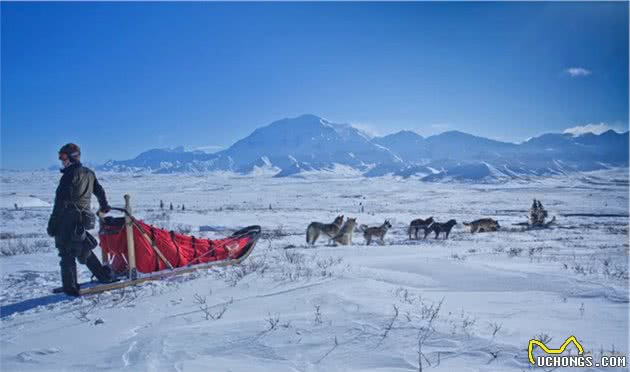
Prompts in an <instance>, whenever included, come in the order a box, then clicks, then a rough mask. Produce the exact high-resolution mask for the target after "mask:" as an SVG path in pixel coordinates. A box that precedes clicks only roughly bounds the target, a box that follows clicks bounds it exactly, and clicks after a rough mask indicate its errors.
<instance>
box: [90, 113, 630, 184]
mask: <svg viewBox="0 0 630 372" xmlns="http://www.w3.org/2000/svg"><path fill="white" fill-rule="evenodd" d="M339 166H341V167H339ZM616 166H622V167H627V166H628V132H624V133H617V132H615V131H612V130H610V131H607V132H604V133H601V134H599V135H597V134H593V133H586V134H581V135H578V136H574V135H572V134H567V133H545V134H542V135H540V136H537V137H533V138H530V139H528V140H527V141H525V142H523V143H520V144H516V143H510V142H503V141H498V140H494V139H489V138H485V137H480V136H475V135H472V134H469V133H465V132H461V131H447V132H443V133H440V134H436V135H432V136H428V137H423V136H421V135H420V134H418V133H416V132H412V131H408V130H402V131H398V132H396V133H392V134H388V135H385V136H379V137H371V136H369V135H368V134H366V133H364V132H363V131H361V130H359V129H357V128H355V127H353V126H351V125H349V124H344V123H333V122H331V121H328V120H326V119H323V118H321V117H319V116H316V115H312V114H305V115H301V116H298V117H295V118H284V119H281V120H276V121H274V122H272V123H270V124H268V125H266V126H262V127H259V128H257V129H255V130H254V131H253V132H252V133H251V134H250V135H248V136H246V137H244V138H242V139H240V140H238V141H236V142H235V143H234V144H233V145H232V146H230V147H228V148H227V149H224V150H221V151H217V152H214V153H206V152H202V151H198V150H196V151H185V150H184V149H183V148H182V147H177V148H174V149H151V150H147V151H144V152H142V153H140V154H139V155H138V156H136V157H135V158H133V159H128V160H119V161H116V160H110V161H108V162H106V163H105V164H103V165H101V166H99V167H98V169H101V170H111V171H150V172H154V173H176V172H209V171H221V172H234V173H238V174H254V175H273V176H276V177H288V176H299V175H300V174H303V173H305V172H310V173H312V172H314V171H326V172H331V170H334V169H344V170H347V169H353V170H356V172H358V173H359V174H363V175H364V176H367V177H375V176H384V175H393V176H401V177H413V176H415V177H418V178H421V179H423V180H425V181H448V180H456V181H476V182H494V181H500V180H504V179H513V178H520V177H526V176H544V175H553V174H565V173H567V172H572V171H585V170H596V169H603V168H607V167H616Z"/></svg>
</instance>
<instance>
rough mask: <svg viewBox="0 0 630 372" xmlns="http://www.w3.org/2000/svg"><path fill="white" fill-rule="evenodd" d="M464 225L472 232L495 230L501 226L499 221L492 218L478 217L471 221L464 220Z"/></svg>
mask: <svg viewBox="0 0 630 372" xmlns="http://www.w3.org/2000/svg"><path fill="white" fill-rule="evenodd" d="M464 226H468V227H469V228H470V232H471V233H473V234H474V233H476V232H487V231H497V230H498V229H500V228H501V225H499V221H497V220H493V219H492V218H480V219H478V220H475V221H472V222H464Z"/></svg>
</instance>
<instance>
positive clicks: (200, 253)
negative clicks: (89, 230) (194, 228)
mask: <svg viewBox="0 0 630 372" xmlns="http://www.w3.org/2000/svg"><path fill="white" fill-rule="evenodd" d="M131 221H132V224H131V226H132V228H133V239H134V248H135V256H136V269H137V270H138V272H141V273H152V272H156V271H162V270H165V269H169V265H168V263H170V264H171V266H172V267H173V268H177V267H185V266H193V265H197V264H202V263H207V262H213V261H225V260H235V259H238V258H241V256H243V255H244V254H245V253H247V252H248V250H249V248H250V246H251V245H252V244H254V243H255V242H256V241H257V240H258V237H259V235H260V227H259V226H249V227H246V228H244V229H242V230H239V231H236V232H235V233H234V234H232V235H231V236H229V237H226V238H223V239H214V240H213V239H203V238H196V237H194V236H189V235H184V234H179V233H176V232H174V231H169V230H165V229H161V228H158V227H155V226H152V225H149V224H147V223H144V222H143V221H141V220H137V219H135V218H132V219H131ZM99 240H100V245H101V249H102V250H103V252H104V253H105V254H107V256H108V257H109V260H110V266H111V268H112V270H113V271H114V272H116V273H123V272H126V271H128V268H129V266H128V262H129V258H128V248H127V232H126V228H125V218H124V217H116V218H114V217H106V218H105V219H104V220H102V221H101V226H100V231H99ZM158 250H159V252H161V253H162V255H163V256H164V259H162V257H160V254H159V253H158V252H157V251H158ZM166 261H168V263H167V262H166Z"/></svg>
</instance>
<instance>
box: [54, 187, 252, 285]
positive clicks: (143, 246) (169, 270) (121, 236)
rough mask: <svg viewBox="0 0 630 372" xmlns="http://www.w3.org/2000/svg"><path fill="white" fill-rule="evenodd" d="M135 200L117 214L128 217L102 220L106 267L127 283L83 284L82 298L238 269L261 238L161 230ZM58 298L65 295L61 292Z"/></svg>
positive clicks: (248, 233)
mask: <svg viewBox="0 0 630 372" xmlns="http://www.w3.org/2000/svg"><path fill="white" fill-rule="evenodd" d="M129 199H130V197H129V195H125V208H112V210H115V211H119V212H122V213H123V214H124V217H104V216H102V215H99V219H100V229H99V232H98V235H99V240H100V246H101V251H102V261H103V263H108V264H109V266H110V268H111V269H112V271H113V272H114V273H115V274H116V276H117V277H119V278H121V280H119V281H117V282H113V283H106V284H96V285H95V284H93V283H82V284H81V285H80V287H81V289H80V290H79V292H80V294H81V295H86V294H92V293H99V292H105V291H109V290H113V289H118V288H123V287H127V286H131V285H136V284H140V283H143V282H147V281H152V280H160V279H164V278H168V277H171V276H175V275H180V274H184V273H189V272H193V271H196V270H199V269H205V268H209V267H217V266H230V265H236V264H238V263H240V262H241V261H243V260H244V259H246V258H247V256H249V254H250V253H251V252H252V250H253V249H254V247H255V246H256V242H257V241H258V239H259V237H260V232H261V229H260V226H249V227H246V228H244V229H241V230H239V231H236V232H234V233H233V234H232V235H230V236H228V237H225V238H222V239H203V238H196V237H194V236H190V235H185V234H180V233H177V232H174V231H169V230H166V229H161V228H158V227H155V226H152V225H150V224H147V223H145V222H144V221H142V220H139V219H137V218H135V217H134V216H133V215H132V211H131V205H130V202H129ZM53 292H54V293H60V292H63V289H62V288H55V289H54V290H53Z"/></svg>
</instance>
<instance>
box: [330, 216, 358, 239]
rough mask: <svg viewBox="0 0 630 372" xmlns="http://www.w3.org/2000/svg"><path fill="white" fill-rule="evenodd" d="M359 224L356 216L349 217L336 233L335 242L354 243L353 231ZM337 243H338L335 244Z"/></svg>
mask: <svg viewBox="0 0 630 372" xmlns="http://www.w3.org/2000/svg"><path fill="white" fill-rule="evenodd" d="M356 224H357V219H356V218H349V217H348V219H347V220H346V223H344V224H343V226H341V229H340V230H339V232H338V233H337V235H335V236H334V237H333V238H332V240H333V241H334V242H335V243H339V244H341V245H351V244H352V232H353V231H354V226H356ZM335 245H336V244H335Z"/></svg>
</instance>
